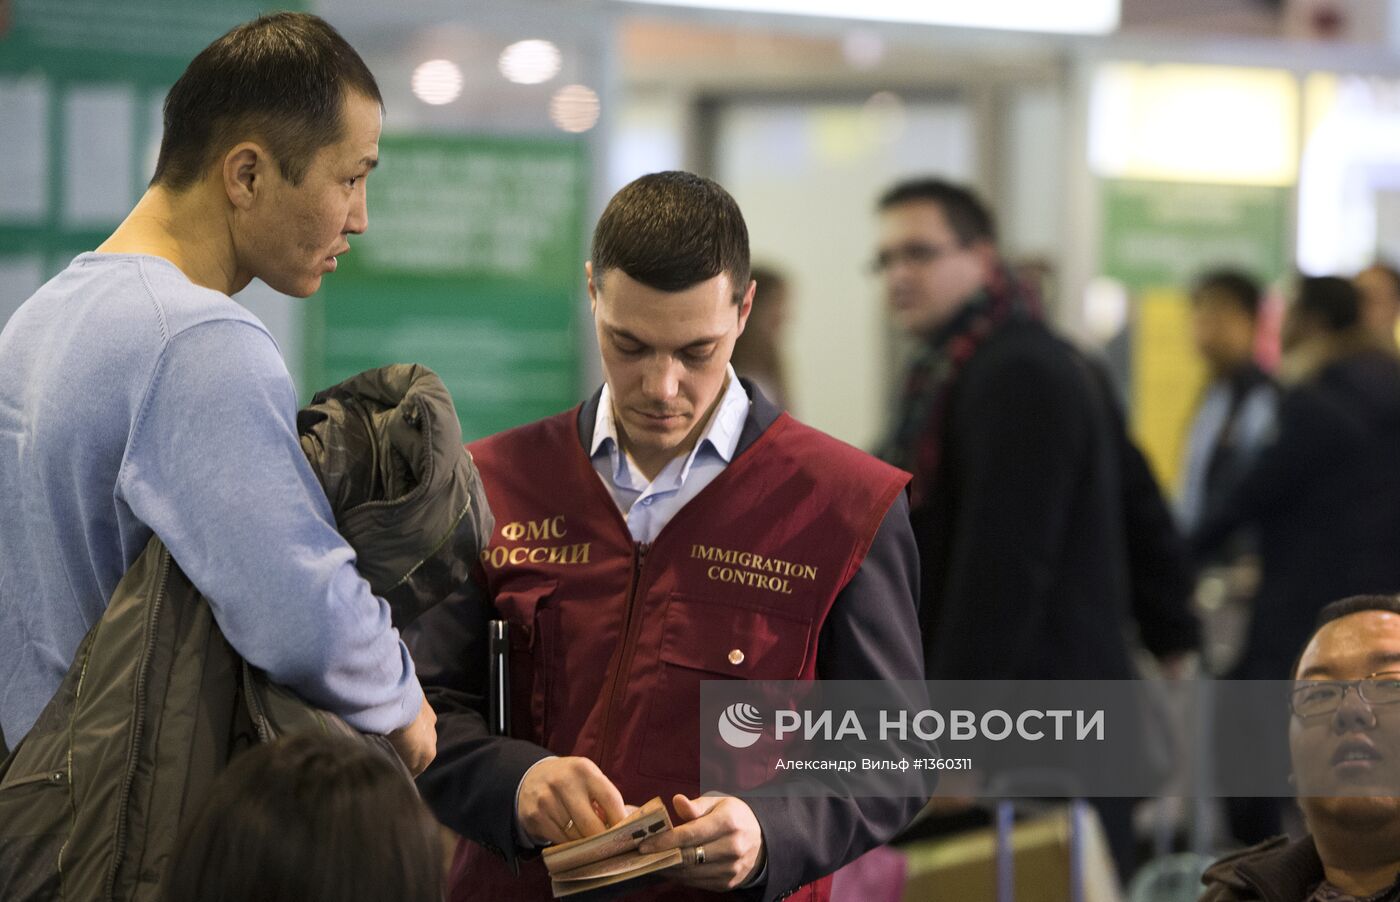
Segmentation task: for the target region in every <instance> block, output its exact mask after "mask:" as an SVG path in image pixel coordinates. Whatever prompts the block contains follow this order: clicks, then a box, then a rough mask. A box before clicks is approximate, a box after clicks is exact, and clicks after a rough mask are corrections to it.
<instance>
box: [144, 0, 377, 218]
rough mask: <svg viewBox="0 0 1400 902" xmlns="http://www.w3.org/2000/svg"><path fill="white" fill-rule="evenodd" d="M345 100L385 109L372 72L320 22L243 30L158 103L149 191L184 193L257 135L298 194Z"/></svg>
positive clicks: (339, 121)
mask: <svg viewBox="0 0 1400 902" xmlns="http://www.w3.org/2000/svg"><path fill="white" fill-rule="evenodd" d="M351 91H353V92H356V93H358V94H361V95H363V96H364V97H367V98H369V99H370V100H373V101H375V102H376V103H378V104H380V106H383V104H384V99H383V98H382V97H381V96H380V93H379V85H378V84H377V83H376V82H375V80H374V76H373V75H372V74H371V73H370V71H369V67H368V66H366V65H365V62H364V60H362V59H360V55H359V54H358V53H356V52H355V49H354V48H353V47H351V46H350V45H349V43H347V42H346V40H345V38H343V37H341V36H340V33H339V32H338V31H336V30H335V29H334V28H332V27H331V26H330V25H329V24H327V23H326V21H325V20H324V19H321V18H320V17H318V16H313V15H309V14H307V13H273V14H272V15H267V16H262V17H261V18H258V19H254V20H253V21H252V22H245V23H244V24H242V25H239V26H238V27H236V28H234V29H232V30H231V31H229V32H228V33H227V34H225V35H224V36H223V37H221V38H219V39H218V40H216V41H214V43H212V44H210V45H209V46H208V47H205V48H204V49H203V50H201V51H200V52H199V55H198V56H196V57H195V58H194V59H193V60H191V61H190V64H189V66H187V67H186V68H185V71H184V74H182V75H181V76H180V78H179V80H177V81H176V82H175V84H174V86H173V87H171V89H170V93H169V94H167V95H166V96H165V134H164V136H163V137H162V138H161V142H160V156H159V157H158V158H157V159H156V172H155V175H154V176H153V177H152V178H151V184H152V185H160V186H162V187H164V188H168V189H170V190H171V191H182V190H184V189H185V188H188V187H189V186H190V185H192V184H193V183H194V182H196V181H197V180H198V179H199V178H200V176H201V175H203V174H204V172H205V170H206V169H208V167H209V166H210V165H211V164H213V163H214V161H215V160H216V159H217V158H218V155H219V154H220V153H222V152H223V151H225V150H226V149H227V148H228V147H229V146H230V145H232V144H233V143H235V142H236V141H238V140H241V139H243V138H246V137H249V136H254V135H255V136H257V137H258V138H259V139H260V140H261V141H263V142H264V143H265V144H266V145H267V150H268V152H269V153H271V154H272V155H273V156H274V157H275V158H276V159H277V163H278V168H279V169H280V170H281V172H282V177H283V178H285V179H286V180H287V181H289V182H291V183H292V184H294V185H295V184H299V183H300V182H301V179H302V177H303V176H304V175H305V174H306V169H307V167H308V166H309V165H310V163H311V158H312V157H313V156H314V155H315V153H316V151H318V150H320V149H321V148H322V147H325V146H326V145H328V144H333V143H335V142H336V141H339V140H340V139H341V137H342V135H343V134H344V128H345V123H344V119H343V116H342V111H343V109H344V106H345V98H346V96H347V94H348V93H349V92H351Z"/></svg>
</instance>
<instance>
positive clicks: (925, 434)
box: [879, 267, 1040, 507]
mask: <svg viewBox="0 0 1400 902" xmlns="http://www.w3.org/2000/svg"><path fill="white" fill-rule="evenodd" d="M1039 316H1040V299H1039V298H1037V297H1036V296H1035V293H1034V292H1033V291H1031V290H1030V289H1029V288H1027V287H1026V286H1024V285H1022V284H1021V283H1020V282H1018V281H1017V280H1016V278H1015V277H1014V276H1013V275H1012V274H1011V272H1010V271H1009V270H1008V269H1007V268H1005V267H998V268H997V270H996V271H995V272H994V273H993V274H992V278H991V279H989V280H988V282H987V285H986V286H985V287H984V288H983V289H982V291H981V292H979V293H978V294H977V296H975V297H974V298H973V299H972V300H970V301H969V302H968V303H967V304H966V305H965V306H964V307H963V308H962V309H961V310H959V311H958V312H957V313H956V314H954V315H953V318H952V319H950V320H949V321H948V322H947V323H944V324H943V325H942V326H940V327H939V328H938V329H937V330H936V331H935V332H934V333H933V334H932V335H931V336H929V338H928V340H927V341H926V342H924V344H923V346H922V347H920V349H919V350H918V352H917V353H916V354H915V356H914V359H913V360H912V361H910V364H909V370H908V374H907V375H906V377H905V380H904V390H903V392H902V393H901V395H900V400H899V407H898V410H897V412H896V414H895V419H894V429H893V431H892V432H891V434H890V436H889V438H888V439H887V440H886V441H885V444H884V447H883V448H882V449H881V450H880V454H879V456H880V458H881V459H882V460H884V461H885V462H886V463H889V464H893V465H894V466H896V467H899V468H900V469H902V470H907V471H909V472H910V473H912V474H914V480H913V482H912V483H911V485H910V490H909V491H910V506H912V507H918V506H919V505H920V504H921V503H922V502H923V501H925V500H927V498H928V494H929V490H930V489H931V487H932V486H933V483H934V479H935V476H936V475H937V473H938V465H939V462H940V459H941V458H942V455H943V431H944V428H945V427H946V425H947V414H948V411H947V407H948V399H949V397H950V396H951V389H952V387H953V384H954V383H955V382H956V381H957V378H958V376H959V374H960V373H961V372H962V370H963V368H964V367H965V366H966V365H967V362H968V361H969V360H971V359H972V356H973V355H974V354H976V353H977V349H978V348H980V347H981V346H982V344H983V343H984V342H986V340H987V339H988V338H990V337H992V336H993V335H995V334H996V333H997V332H998V331H1000V330H1001V328H1002V327H1004V326H1005V325H1006V324H1007V323H1009V322H1012V321H1014V320H1025V319H1038V318H1039Z"/></svg>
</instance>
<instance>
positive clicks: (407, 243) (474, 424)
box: [307, 135, 589, 440]
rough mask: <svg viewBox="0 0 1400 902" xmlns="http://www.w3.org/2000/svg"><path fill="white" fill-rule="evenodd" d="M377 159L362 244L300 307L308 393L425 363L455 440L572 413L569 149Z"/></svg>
mask: <svg viewBox="0 0 1400 902" xmlns="http://www.w3.org/2000/svg"><path fill="white" fill-rule="evenodd" d="M379 156H380V165H379V168H378V169H377V170H375V172H374V174H373V175H372V176H371V177H370V179H369V182H368V186H369V230H368V231H367V232H366V233H365V234H364V235H363V236H357V237H352V238H351V251H350V253H349V254H346V255H345V256H343V257H341V258H340V266H339V269H338V271H337V272H336V273H335V274H334V275H332V276H330V277H328V278H327V279H326V281H325V282H324V287H323V288H322V290H321V292H320V295H319V296H318V301H317V303H316V304H315V305H314V306H313V308H312V309H313V314H312V316H311V322H310V323H309V326H310V328H309V329H308V353H307V359H308V361H311V364H310V368H311V369H312V370H313V372H312V373H310V374H309V381H310V384H312V385H328V384H331V383H333V382H335V381H337V380H340V379H343V378H345V377H347V376H350V375H353V374H354V373H357V372H359V371H361V370H364V369H368V368H370V367H375V366H382V365H384V364H387V363H421V364H424V365H426V366H429V367H431V368H432V369H433V370H434V371H436V372H437V373H438V374H439V375H440V376H442V378H443V381H444V382H445V383H446V384H447V387H448V389H449V390H451V392H452V396H453V399H454V400H455V401H456V404H457V411H458V414H459V415H460V417H461V420H462V432H463V434H464V435H465V436H466V437H467V439H468V440H470V439H474V438H479V437H481V436H484V435H489V434H491V433H493V432H498V431H500V430H502V429H507V428H509V427H511V426H517V425H519V424H521V423H525V422H529V421H530V420H534V419H538V418H540V417H543V416H547V415H549V414H552V413H557V412H559V411H560V410H563V409H565V408H567V407H568V406H569V405H571V404H574V403H577V401H578V400H579V384H578V383H579V370H580V360H579V353H578V337H577V328H576V322H577V313H578V304H579V303H580V300H579V298H580V291H581V286H582V284H583V278H584V277H583V260H584V256H585V254H584V234H585V232H584V230H585V224H584V221H583V216H584V212H583V211H584V203H585V199H586V197H587V187H588V174H589V162H588V157H587V153H586V146H585V144H584V142H583V141H582V140H581V139H577V138H568V137H560V138H553V137H535V138H523V137H522V138H499V137H469V136H407V135H386V136H385V137H384V138H383V139H382V140H381V141H380V144H379ZM318 362H319V370H317V363H318Z"/></svg>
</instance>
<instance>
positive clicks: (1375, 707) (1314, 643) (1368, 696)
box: [1202, 595, 1400, 902]
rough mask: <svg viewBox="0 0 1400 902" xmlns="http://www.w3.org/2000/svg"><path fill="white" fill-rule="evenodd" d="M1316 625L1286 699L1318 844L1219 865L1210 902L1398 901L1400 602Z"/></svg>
mask: <svg viewBox="0 0 1400 902" xmlns="http://www.w3.org/2000/svg"><path fill="white" fill-rule="evenodd" d="M1318 624H1319V625H1318V628H1317V630H1316V632H1314V633H1313V635H1312V638H1311V639H1309V640H1308V643H1307V646H1306V647H1305V648H1304V649H1303V653H1302V655H1301V656H1300V657H1299V659H1298V662H1297V664H1296V666H1295V667H1294V669H1293V673H1294V687H1293V689H1292V691H1291V693H1290V697H1289V705H1290V708H1291V714H1292V717H1291V718H1290V720H1289V751H1290V753H1291V757H1292V761H1293V780H1294V783H1295V786H1296V787H1297V790H1298V805H1299V807H1300V808H1302V810H1303V816H1304V818H1305V819H1306V821H1307V826H1308V830H1309V834H1308V835H1307V836H1305V837H1303V838H1302V839H1299V840H1290V839H1289V838H1288V837H1286V836H1280V837H1277V838H1275V839H1272V840H1269V841H1267V842H1264V843H1262V844H1260V845H1257V846H1254V847H1252V848H1250V849H1246V850H1245V851H1243V852H1240V853H1237V854H1235V855H1232V856H1230V857H1228V858H1225V859H1223V860H1221V861H1220V862H1219V863H1217V864H1216V865H1215V866H1214V867H1212V868H1211V869H1210V870H1209V871H1207V872H1206V875H1205V877H1204V882H1205V883H1206V886H1207V889H1206V892H1205V894H1204V895H1203V896H1202V900H1203V902H1236V900H1240V902H1243V900H1254V899H1258V900H1278V902H1287V900H1299V902H1353V900H1364V902H1395V900H1400V881H1398V880H1397V876H1400V742H1397V737H1400V598H1396V597H1395V596H1388V595H1361V596H1355V597H1352V598H1347V599H1344V600H1342V601H1338V602H1334V603H1332V604H1330V605H1328V606H1327V607H1325V608H1324V609H1323V610H1322V613H1321V614H1320V615H1319V617H1318Z"/></svg>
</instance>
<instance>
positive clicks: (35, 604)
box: [0, 13, 436, 772]
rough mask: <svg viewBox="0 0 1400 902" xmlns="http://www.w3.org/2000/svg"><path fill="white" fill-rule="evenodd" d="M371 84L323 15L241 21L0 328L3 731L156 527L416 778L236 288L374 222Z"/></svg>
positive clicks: (277, 384)
mask: <svg viewBox="0 0 1400 902" xmlns="http://www.w3.org/2000/svg"><path fill="white" fill-rule="evenodd" d="M381 104H382V101H381V98H380V94H379V88H378V86H377V85H376V84H375V81H374V77H373V75H371V74H370V72H369V69H368V68H367V67H366V66H365V64H364V62H363V61H362V60H361V59H360V57H359V56H358V55H357V54H356V53H355V51H354V49H352V48H351V47H350V45H349V44H348V43H346V42H345V40H344V39H343V38H342V37H341V36H340V35H339V34H338V33H337V32H336V31H335V30H334V29H332V28H331V27H330V26H329V25H327V24H326V23H325V22H324V21H322V20H320V19H318V18H316V17H315V16H310V15H303V14H291V13H281V14H277V15H272V16H265V17H263V18H260V19H258V20H256V21H253V22H250V23H247V24H245V25H241V26H239V27H237V28H235V29H233V30H232V31H230V32H229V33H228V34H226V35H224V36H223V37H221V38H219V39H218V40H217V41H215V42H214V43H213V44H211V45H210V46H209V47H207V48H206V49H205V50H203V51H202V52H201V53H200V54H199V55H198V56H197V57H196V58H195V59H194V60H193V61H192V62H191V63H190V65H189V67H188V68H187V69H186V70H185V73H184V74H183V75H182V76H181V77H180V79H179V81H177V82H176V83H175V85H174V87H172V88H171V90H170V94H169V95H168V96H167V98H166V102H165V134H164V137H163V139H162V142H161V148H160V157H159V160H158V162H157V164H156V173H155V177H154V178H153V179H152V181H151V186H150V188H149V190H147V192H146V193H145V195H144V196H143V197H142V198H141V200H140V202H139V203H138V204H137V205H136V208H135V209H134V210H132V212H131V214H130V215H129V216H128V217H127V218H126V220H125V221H124V222H123V223H122V224H121V226H119V227H118V228H117V230H116V232H114V233H113V234H112V236H111V237H110V238H109V239H107V241H105V242H104V243H103V244H102V245H101V246H100V247H99V248H98V249H97V252H95V253H88V254H83V255H81V256H79V257H78V258H76V259H75V260H74V261H73V262H72V263H71V264H70V265H69V266H68V268H67V269H65V270H64V271H63V272H61V273H59V274H58V275H57V276H55V277H54V278H53V279H52V280H51V281H49V282H48V283H47V284H46V285H44V286H43V287H42V288H40V289H39V291H38V292H36V293H35V294H34V296H33V297H31V298H30V299H29V300H27V301H26V302H25V303H24V304H23V305H22V306H21V307H20V308H19V310H18V311H17V312H16V313H15V314H14V316H13V317H12V318H11V319H10V320H9V322H8V323H6V324H5V327H4V330H3V331H0V499H3V504H4V513H3V514H2V515H0V729H3V733H4V736H5V738H6V740H7V741H8V743H9V744H10V745H11V746H13V745H15V744H16V743H17V742H18V741H19V740H20V739H21V738H22V737H23V736H24V735H25V734H26V733H27V732H28V731H29V729H30V728H31V726H33V724H34V722H35V719H36V718H37V716H38V714H39V712H40V711H41V710H42V708H43V707H44V705H45V704H46V703H47V702H48V700H49V698H50V696H52V694H53V693H54V691H55V690H56V689H57V688H58V685H59V682H60V680H61V678H62V676H63V673H64V672H65V671H66V670H67V668H68V666H69V663H70V661H71V659H72V656H73V653H74V651H75V650H76V648H77V646H78V643H79V642H80V641H81V639H82V637H83V635H84V634H85V633H86V632H87V631H88V629H89V628H90V627H91V626H92V625H93V624H94V623H95V622H96V621H97V620H98V619H99V618H100V617H101V616H102V612H103V610H104V609H105V607H106V604H107V600H108V598H109V597H110V596H111V594H112V591H113V589H114V588H115V587H116V585H117V582H118V581H119V580H120V579H121V577H122V574H123V573H124V572H125V571H126V569H127V568H128V567H129V566H130V565H131V564H132V562H133V561H135V559H136V557H137V555H139V554H140V553H141V550H142V549H143V548H144V547H145V545H146V543H147V541H148V539H149V538H150V536H151V534H152V533H154V534H156V535H158V536H159V537H160V538H161V540H162V541H163V542H164V543H165V545H166V546H167V547H168V548H169V549H170V551H171V553H172V555H173V556H174V558H175V560H176V562H177V563H179V565H180V567H181V568H182V569H183V570H184V572H185V573H186V574H187V575H188V576H189V578H190V579H191V581H193V583H194V584H195V586H196V587H198V589H199V590H200V592H201V593H203V594H204V596H205V597H207V598H208V599H209V602H210V604H211V606H212V607H213V612H214V617H215V619H216V620H217V621H218V623H219V626H220V627H221V628H222V629H223V632H224V634H225V636H227V638H228V640H229V642H230V644H232V646H233V647H234V649H236V650H237V651H238V652H239V654H241V655H242V656H243V657H244V658H246V659H247V660H248V661H249V662H250V663H252V664H253V665H255V666H257V667H260V668H262V669H263V670H265V671H266V672H267V673H268V674H269V676H271V677H272V679H274V680H276V681H278V682H280V683H283V684H285V685H287V686H289V687H291V688H292V689H294V690H296V691H297V692H298V693H300V694H301V695H302V696H304V697H305V698H306V699H308V700H309V701H311V702H313V703H315V704H317V705H320V706H322V707H324V708H327V709H329V710H331V711H334V712H335V713H337V714H340V715H341V716H343V717H344V718H345V719H346V720H347V721H349V722H350V723H351V724H352V725H354V726H355V727H357V728H359V729H361V730H365V731H367V732H376V733H386V734H389V736H390V738H391V739H392V740H393V742H394V745H395V747H396V748H397V749H398V751H399V754H400V755H401V756H402V757H403V759H404V761H405V763H407V764H408V766H409V767H410V768H411V769H412V770H413V771H414V772H418V771H420V770H422V769H423V768H424V767H426V766H427V764H428V762H429V761H431V760H432V758H433V755H434V753H435V749H436V730H435V718H434V716H433V713H432V709H431V708H430V707H428V705H427V704H426V703H425V702H424V701H423V693H422V690H421V689H420V688H419V685H418V680H417V676H416V675H415V673H414V669H413V664H412V660H411V659H410V658H409V655H408V651H407V649H406V648H405V647H404V645H403V643H402V642H401V641H400V639H399V637H398V634H397V632H396V631H395V630H394V629H393V627H392V626H391V625H390V621H389V608H388V606H387V605H386V604H385V603H384V601H383V600H382V599H379V598H376V597H375V596H374V595H373V594H372V593H371V591H370V588H369V585H368V583H366V582H365V581H364V580H363V579H361V578H360V576H359V574H358V573H357V572H356V570H355V554H354V552H353V551H352V550H351V549H350V547H349V546H348V545H347V544H346V543H345V541H344V539H342V538H341V537H340V535H339V534H338V533H337V532H336V529H335V523H334V521H333V519H332V516H331V509H330V504H329V502H328V501H327V500H326V497H325V494H324V493H323V492H322V490H321V487H320V484H319V483H318V482H317V480H316V477H315V475H314V474H313V473H312V470H311V467H310V465H309V464H308V463H307V460H306V458H305V456H304V455H303V453H302V450H301V447H300V445H299V444H298V441H297V431H296V410H297V402H296V394H295V390H294V388H293V385H292V380H291V377H290V376H289V374H288V373H287V369H286V365H285V364H284V363H283V361H282V358H281V355H280V354H279V352H278V349H277V346H276V345H275V344H274V342H273V339H272V337H271V336H270V335H269V334H268V332H267V330H266V329H265V328H264V327H263V325H262V323H260V322H259V321H258V320H257V319H256V318H255V317H254V316H252V315H251V314H250V313H248V312H247V311H246V310H244V309H243V308H242V307H240V306H239V305H238V304H237V303H235V302H234V301H233V300H231V299H230V297H229V296H230V295H232V294H234V293H236V292H238V291H240V290H241V289H243V288H244V287H245V286H246V285H247V284H248V283H249V282H250V281H251V280H252V279H254V278H258V279H262V280H263V281H264V282H266V283H267V284H268V285H269V286H271V287H272V288H274V289H276V290H277V291H280V292H283V293H285V294H290V295H294V296H297V297H306V296H307V295H310V294H312V293H313V292H315V291H316V290H317V289H318V288H319V287H320V284H321V278H322V277H323V276H324V275H325V274H326V273H328V272H333V271H334V270H335V267H336V257H338V256H339V255H340V254H343V253H345V252H346V251H347V250H348V249H349V236H350V235H352V234H359V233H361V232H363V231H364V230H365V227H366V225H367V222H368V220H367V214H366V208H365V177H366V176H367V175H368V174H369V172H370V170H371V169H373V168H374V166H375V164H376V162H377V160H378V145H379V134H380V127H381V118H382V107H381Z"/></svg>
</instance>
